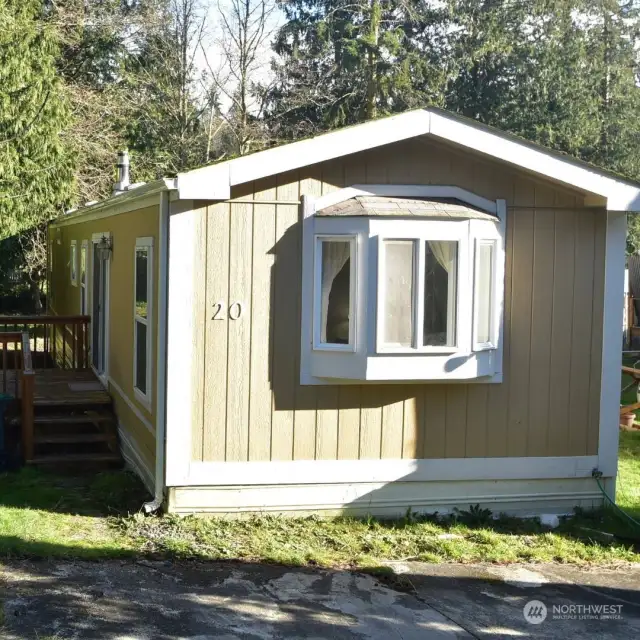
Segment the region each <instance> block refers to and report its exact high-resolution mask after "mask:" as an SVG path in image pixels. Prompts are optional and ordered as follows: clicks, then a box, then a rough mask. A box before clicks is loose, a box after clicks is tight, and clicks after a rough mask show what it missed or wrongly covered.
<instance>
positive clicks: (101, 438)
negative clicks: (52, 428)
mask: <svg viewBox="0 0 640 640" xmlns="http://www.w3.org/2000/svg"><path fill="white" fill-rule="evenodd" d="M115 438H116V437H115V435H109V434H106V433H61V434H56V435H45V436H41V435H36V436H35V438H34V443H35V444H86V443H88V442H113V441H114V440H115Z"/></svg>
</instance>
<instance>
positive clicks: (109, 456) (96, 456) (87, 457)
mask: <svg viewBox="0 0 640 640" xmlns="http://www.w3.org/2000/svg"><path fill="white" fill-rule="evenodd" d="M87 462H122V458H121V457H120V456H119V455H118V454H116V453H69V454H64V455H54V456H43V455H38V456H36V457H35V458H33V459H32V460H28V461H27V464H60V465H66V464H84V463H87Z"/></svg>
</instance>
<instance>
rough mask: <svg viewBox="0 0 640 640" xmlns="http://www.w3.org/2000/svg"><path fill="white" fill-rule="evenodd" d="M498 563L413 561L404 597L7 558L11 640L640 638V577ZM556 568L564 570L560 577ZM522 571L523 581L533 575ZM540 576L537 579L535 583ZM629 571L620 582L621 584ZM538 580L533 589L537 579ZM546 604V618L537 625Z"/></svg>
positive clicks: (374, 585) (237, 576)
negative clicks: (594, 615)
mask: <svg viewBox="0 0 640 640" xmlns="http://www.w3.org/2000/svg"><path fill="white" fill-rule="evenodd" d="M501 569H502V568H501V567H499V566H496V565H476V566H467V567H465V566H464V565H429V566H427V568H426V569H425V568H424V567H422V566H419V565H416V566H413V567H412V566H405V567H404V568H403V571H405V573H403V574H402V576H399V578H398V579H399V580H403V581H404V584H405V585H410V586H411V587H412V588H414V589H415V590H414V591H413V592H412V593H407V592H400V591H397V590H393V589H391V588H389V587H388V586H387V585H386V584H384V583H381V582H380V581H379V580H378V579H377V578H376V577H374V576H371V575H365V574H358V573H352V572H348V571H326V570H314V569H308V568H297V569H292V568H285V567H277V566H269V565H265V564H249V563H246V564H240V563H224V564H222V563H215V562H211V563H199V562H170V561H145V560H141V561H137V562H132V561H112V560H111V561H104V562H100V563H95V562H84V561H25V560H20V561H19V560H15V561H11V560H10V561H5V562H3V563H1V564H0V599H1V600H2V605H3V610H4V618H3V622H4V626H3V627H2V629H1V632H0V635H1V636H2V637H3V638H6V639H7V640H17V639H18V638H20V639H21V640H27V639H30V638H34V639H35V638H39V639H40V640H42V639H44V638H47V639H49V638H56V640H62V639H66V638H83V639H84V638H86V639H93V638H96V639H98V638H100V639H104V640H110V639H113V640H115V639H116V638H120V639H121V638H127V639H128V640H143V639H147V638H153V639H154V640H173V639H176V640H177V639H178V638H180V639H191V640H206V639H208V638H223V639H229V640H230V639H232V638H244V639H249V640H251V639H253V638H259V639H263V640H268V639H271V638H273V639H276V638H313V639H320V638H332V639H333V638H336V639H338V640H341V639H344V640H351V639H355V638H358V639H360V638H374V639H381V640H389V639H390V638H398V639H404V640H414V639H415V640H432V639H433V640H436V639H443V640H444V639H449V638H473V637H475V638H492V639H493V638H506V637H516V638H562V639H563V640H583V638H585V637H597V638H599V639H601V640H613V639H614V638H634V637H639V636H640V597H639V593H638V591H637V589H638V588H639V586H638V585H639V582H640V581H639V580H638V579H637V577H638V575H640V573H639V572H638V571H637V570H636V571H635V575H634V576H633V577H630V576H629V575H627V580H626V583H625V584H624V585H621V586H614V585H615V582H616V575H615V572H611V575H610V579H609V582H610V583H611V584H607V582H606V581H604V582H603V581H602V580H601V579H599V581H598V580H596V582H597V584H594V575H598V576H599V575H600V573H601V572H598V574H590V573H589V572H581V571H579V570H575V569H573V570H571V571H570V572H569V573H568V574H564V573H563V570H562V568H561V567H560V568H558V566H557V565H556V567H555V568H551V569H549V568H548V567H539V568H536V569H535V570H532V569H528V568H524V567H515V568H511V569H510V570H509V572H506V573H501ZM554 572H555V573H554ZM523 576H524V578H523ZM532 576H533V577H532ZM619 577H620V576H619V575H618V576H617V578H619ZM527 581H528V583H527ZM532 599H537V600H540V601H542V602H543V603H545V605H546V606H547V608H548V615H547V618H546V620H544V621H542V622H541V623H540V624H536V625H533V624H530V623H528V622H527V621H526V620H525V618H524V616H523V609H524V607H525V606H526V604H527V603H528V602H529V601H530V600H532ZM604 604H608V605H620V617H619V618H617V619H586V618H585V619H579V618H575V619H566V620H559V619H554V618H553V613H552V607H553V606H554V605H556V606H559V607H563V606H568V605H574V606H576V605H582V606H587V605H604Z"/></svg>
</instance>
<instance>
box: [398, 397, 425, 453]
mask: <svg viewBox="0 0 640 640" xmlns="http://www.w3.org/2000/svg"><path fill="white" fill-rule="evenodd" d="M424 390H425V385H412V388H411V394H410V395H409V397H407V398H406V399H405V400H404V402H403V403H402V457H403V458H406V459H409V460H413V459H416V458H421V457H422V455H423V450H424V432H425V415H424Z"/></svg>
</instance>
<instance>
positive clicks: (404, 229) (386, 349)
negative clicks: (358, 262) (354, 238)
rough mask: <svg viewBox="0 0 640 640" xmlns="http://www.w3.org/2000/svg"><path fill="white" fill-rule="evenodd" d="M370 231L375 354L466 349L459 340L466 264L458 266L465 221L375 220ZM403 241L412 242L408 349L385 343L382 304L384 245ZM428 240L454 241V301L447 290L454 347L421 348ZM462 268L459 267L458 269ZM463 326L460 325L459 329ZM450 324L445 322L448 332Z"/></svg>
mask: <svg viewBox="0 0 640 640" xmlns="http://www.w3.org/2000/svg"><path fill="white" fill-rule="evenodd" d="M371 226H372V230H373V232H374V233H377V235H378V267H377V296H378V300H377V306H376V352H377V353H405V354H411V353H441V354H447V353H456V352H458V351H461V350H466V349H467V348H468V347H467V345H466V344H464V340H463V339H462V338H461V333H462V330H463V329H464V323H462V322H461V320H462V313H461V310H462V311H464V307H465V302H466V301H465V300H464V299H463V296H464V295H465V291H466V287H465V286H464V285H465V283H464V282H463V280H462V278H461V276H460V274H462V276H464V273H465V272H466V268H465V267H466V265H464V264H461V263H462V262H463V261H464V256H465V254H466V252H467V251H468V235H469V225H468V223H467V222H466V221H457V222H447V221H444V222H443V221H440V220H429V221H428V222H427V223H425V221H421V222H414V221H404V220H394V221H390V220H385V219H384V218H382V219H376V220H374V221H373V223H372V225H371ZM394 240H399V241H400V240H404V241H413V244H414V264H413V289H414V291H413V326H414V330H413V344H412V345H411V346H410V347H402V346H394V345H390V344H385V341H384V302H385V296H384V294H385V289H384V287H385V285H384V282H385V278H384V259H383V253H384V245H385V243H386V242H388V241H394ZM429 240H435V241H448V242H457V252H456V268H455V272H454V274H453V279H454V280H455V298H454V297H453V291H452V288H451V287H449V299H448V301H447V313H448V314H452V313H453V314H455V315H454V317H453V318H452V319H453V327H454V340H453V344H451V345H446V346H433V345H423V344H421V342H422V337H421V335H422V320H423V318H424V264H425V253H426V252H425V242H427V241H429ZM461 267H462V268H461ZM461 325H463V326H461ZM450 326H451V323H450V322H449V321H447V331H449V327H450Z"/></svg>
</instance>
